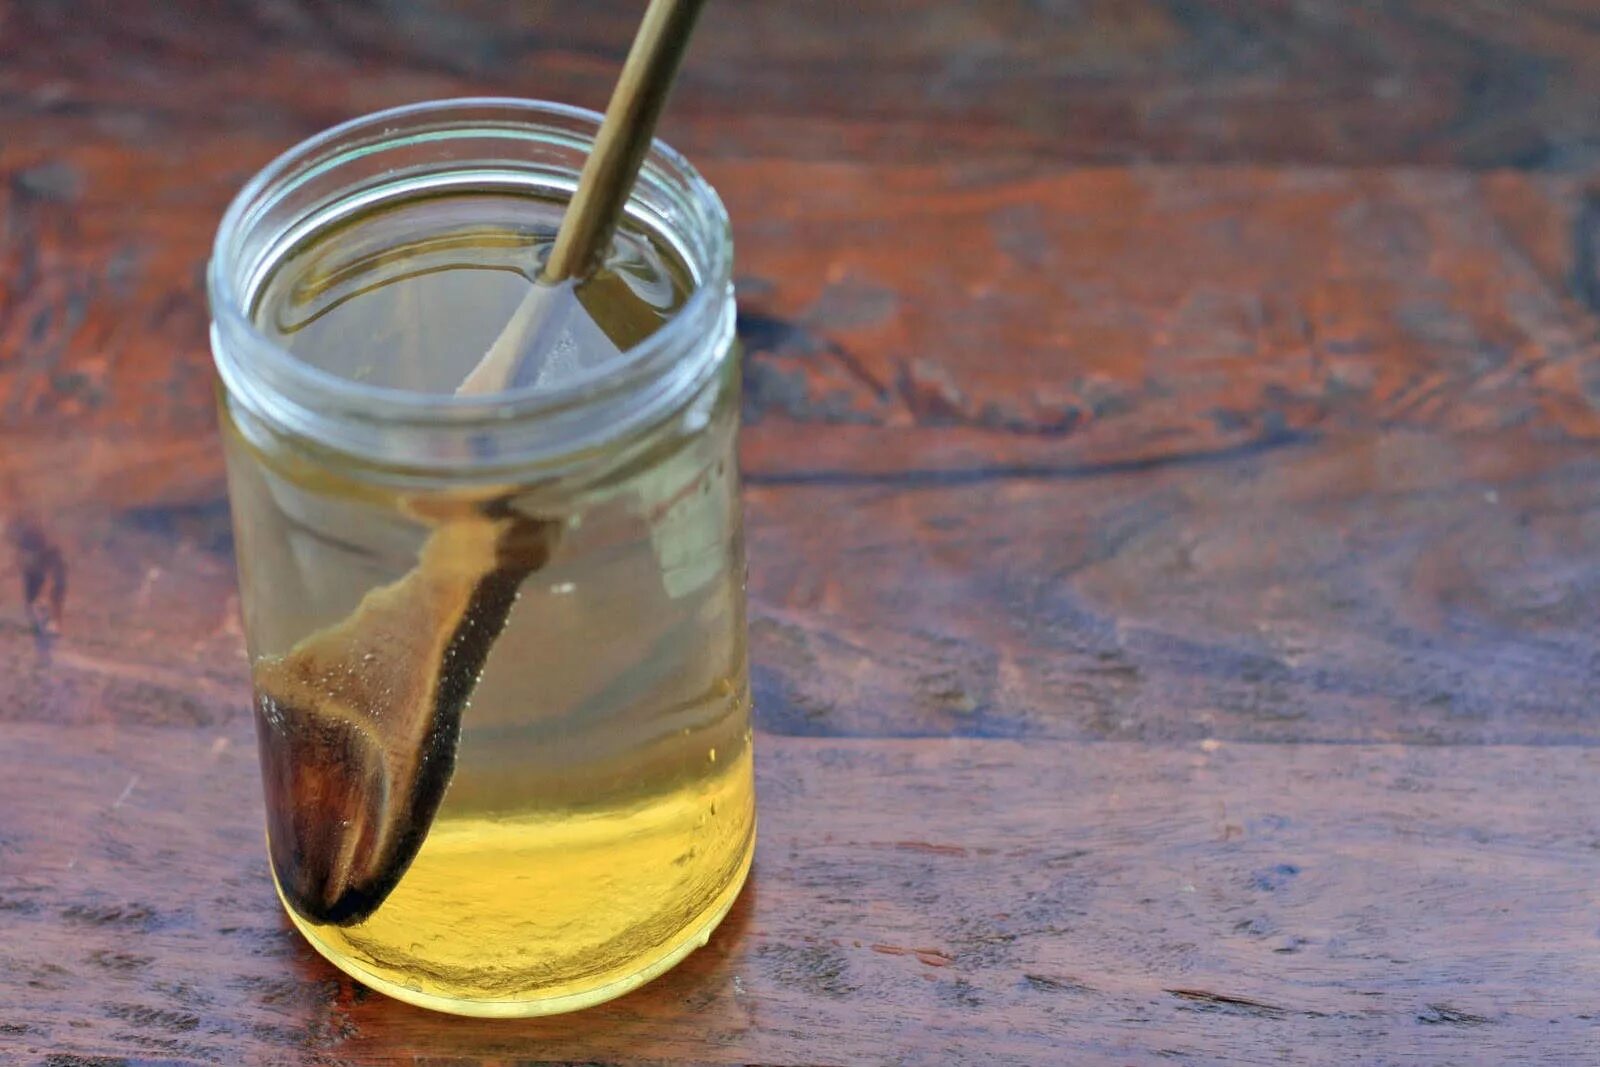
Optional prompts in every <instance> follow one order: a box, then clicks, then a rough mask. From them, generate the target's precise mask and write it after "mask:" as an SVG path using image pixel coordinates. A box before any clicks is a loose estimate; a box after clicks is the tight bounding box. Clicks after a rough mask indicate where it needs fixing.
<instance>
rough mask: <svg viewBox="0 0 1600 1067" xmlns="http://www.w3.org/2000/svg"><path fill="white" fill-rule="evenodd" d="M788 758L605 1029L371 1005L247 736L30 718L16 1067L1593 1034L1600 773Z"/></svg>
mask: <svg viewBox="0 0 1600 1067" xmlns="http://www.w3.org/2000/svg"><path fill="white" fill-rule="evenodd" d="M759 745H760V748H759V752H760V757H759V774H760V781H761V787H762V796H761V805H762V807H761V811H762V815H761V819H762V826H761V834H762V838H761V845H760V848H759V850H758V855H757V859H756V872H757V873H756V876H755V880H754V883H753V890H752V891H751V892H748V893H746V895H745V896H744V898H743V899H742V900H741V902H740V904H739V905H738V907H737V908H736V910H735V912H734V914H733V915H732V916H731V917H730V919H729V921H728V924H727V926H726V927H725V928H724V930H723V931H721V932H719V933H718V935H717V936H716V937H714V938H713V940H712V943H711V945H710V946H708V947H707V948H706V949H705V950H703V951H701V952H699V953H697V954H696V955H694V956H692V957H690V959H689V960H688V961H687V962H686V963H685V964H684V965H683V966H682V967H680V968H679V969H677V970H676V971H674V972H672V973H671V974H670V975H668V976H667V977H665V978H663V979H662V980H660V981H659V982H657V983H655V984H653V985H651V986H649V987H647V988H646V989H644V990H642V991H640V992H638V993H636V994H633V995H631V996H629V997H626V998H623V999H622V1000H620V1001H617V1002H615V1003H613V1004H611V1005H607V1006H603V1007H601V1008H598V1009H594V1010H593V1011H590V1012H586V1013H582V1014H578V1015H573V1016H567V1017H559V1018H556V1019H551V1020H545V1021H539V1022H531V1023H501V1024H497V1025H486V1024H484V1023H482V1022H474V1021H471V1020H463V1019H448V1018H441V1017H439V1016H436V1015H432V1014H429V1013H427V1012H423V1011H419V1010H417V1009H413V1008H409V1007H406V1006H404V1005H401V1004H398V1003H395V1002H392V1001H389V1000H387V999H386V998H383V997H380V996H377V995H375V994H366V993H365V992H364V991H362V990H361V989H359V987H357V986H355V985H354V984H352V983H351V982H350V981H348V980H347V979H344V978H342V977H338V976H336V975H335V974H334V972H333V971H332V970H331V969H330V968H328V967H327V966H326V965H324V964H323V963H321V961H320V960H318V959H316V958H315V957H313V956H312V954H311V952H310V950H309V949H308V948H306V947H305V945H304V944H303V943H302V942H301V941H300V939H299V938H298V936H297V935H296V934H295V933H294V932H293V930H292V929H291V928H290V927H289V926H288V925H287V923H286V922H284V921H283V920H282V919H281V917H280V916H279V914H278V909H277V906H276V902H275V901H274V900H273V899H272V893H271V889H270V887H269V885H268V882H267V878H266V871H265V867H264V861H263V860H262V858H261V848H260V811H259V805H258V803H257V802H256V800H255V799H254V796H253V789H246V788H242V785H244V784H249V785H252V786H253V782H252V781H251V780H252V779H253V778H254V774H255V768H254V762H255V761H254V758H253V753H252V752H251V744H250V741H249V724H248V720H247V719H246V717H245V716H244V715H243V714H240V715H237V716H234V717H233V718H231V719H230V720H228V721H227V722H225V723H221V724H218V726H216V727H213V728H210V729H206V730H195V731H185V732H183V733H182V734H181V735H178V736H174V735H173V734H172V733H171V732H167V731H159V730H156V731H152V730H150V729H149V728H142V727H137V726H128V727H123V726H118V727H114V728H111V729H109V730H108V731H106V733H105V734H103V735H102V736H100V737H99V738H97V739H95V740H94V741H93V742H91V743H88V744H79V743H77V740H76V739H73V738H70V737H68V736H67V735H64V734H63V733H62V732H61V731H59V730H56V729H53V728H49V727H43V726H27V727H13V728H11V729H10V731H9V732H8V744H7V746H6V748H5V750H4V753H3V755H0V843H3V845H4V849H5V853H4V858H5V866H4V867H3V868H0V871H3V873H0V913H3V914H4V915H5V917H6V918H5V921H6V926H7V931H8V935H9V936H8V937H7V938H6V939H5V941H4V943H3V944H0V966H3V968H4V973H5V974H7V976H8V990H7V996H6V1002H5V1005H4V1009H3V1011H0V1016H3V1018H0V1025H3V1026H4V1027H5V1028H6V1029H4V1030H0V1049H6V1048H9V1049H10V1050H11V1051H12V1054H14V1055H19V1056H23V1057H26V1056H29V1055H35V1054H43V1053H44V1052H46V1051H48V1050H50V1049H53V1048H60V1047H63V1046H65V1047H70V1048H72V1049H74V1050H76V1053H75V1054H77V1055H79V1056H81V1057H83V1058H85V1059H87V1060H88V1061H89V1062H95V1061H93V1060H92V1059H91V1057H94V1056H100V1055H106V1056H129V1057H132V1058H133V1059H134V1060H138V1059H139V1058H140V1057H150V1058H156V1059H159V1058H161V1057H177V1058H180V1059H190V1060H209V1061H216V1062H226V1063H238V1062H253V1063H263V1064H277V1063H282V1064H296V1063H308V1062H315V1063H322V1064H346V1063H351V1064H353V1063H399V1062H412V1061H413V1057H422V1058H424V1059H426V1060H427V1061H428V1062H436V1061H435V1060H434V1059H433V1057H440V1058H442V1060H441V1061H442V1062H463V1061H472V1062H497V1063H498V1062H507V1061H515V1062H518V1063H527V1062H564V1061H568V1060H573V1061H584V1062H589V1061H593V1060H595V1059H600V1060H604V1061H606V1062H615V1063H629V1064H632V1063H655V1062H662V1061H669V1060H670V1061H674V1062H677V1061H692V1062H705V1063H747V1062H767V1063H837V1062H851V1063H894V1062H937V1063H951V1062H966V1061H968V1060H969V1059H971V1060H973V1061H977V1060H981V1061H983V1062H992V1063H1000V1064H1038V1063H1066V1062H1070V1063H1089V1064H1098V1063H1106V1064H1114V1063H1127V1062H1145V1061H1146V1060H1158V1059H1161V1058H1170V1059H1176V1060H1177V1061H1178V1062H1186V1063H1219V1064H1220V1063H1234V1064H1269V1063H1282V1062H1295V1063H1308V1064H1321V1063H1328V1064H1332V1063H1341V1062H1348V1057H1349V1056H1350V1055H1351V1054H1353V1053H1359V1052H1360V1051H1361V1050H1370V1051H1372V1052H1374V1053H1378V1054H1380V1055H1381V1057H1382V1062H1392V1063H1412V1062H1417V1063H1460V1062H1469V1061H1471V1062H1476V1061H1477V1060H1478V1059H1480V1058H1481V1059H1484V1060H1485V1061H1487V1059H1488V1058H1489V1057H1490V1053H1492V1058H1493V1060H1494V1062H1498V1063H1505V1064H1519V1063H1558V1062H1559V1063H1576V1062H1583V1060H1584V1058H1585V1056H1587V1055H1588V1053H1589V1052H1590V1051H1592V1049H1593V1047H1594V1041H1595V1040H1596V1038H1597V1037H1600V1033H1597V1027H1600V1024H1597V1021H1596V1015H1595V1009H1594V998H1593V996H1592V990H1593V988H1594V985H1595V983H1596V982H1597V981H1600V955H1597V954H1596V952H1595V951H1594V943H1595V939H1596V931H1597V930H1600V902H1597V901H1596V898H1595V894H1594V885H1595V881H1596V878H1597V877H1600V852H1597V849H1600V813H1597V812H1596V810H1595V807H1594V805H1593V803H1592V798H1593V793H1594V780H1595V776H1596V775H1597V774H1600V753H1596V752H1595V751H1593V750H1591V749H1584V748H1572V747H1547V746H1546V747H1518V746H1467V747H1463V746H1445V747H1437V746H1425V747H1401V746H1351V745H1235V744H1223V743H1217V742H1211V743H1208V744H1204V745H1190V746H1175V747H1165V746H1150V745H1144V744H1118V743H1110V744H1097V743H1078V742H1050V743H1044V744H1020V743H1016V742H1010V741H993V740H969V741H946V742H941V743H940V744H938V745H936V746H933V745H928V744H926V743H921V742H913V741H893V740H887V741H877V740H861V741H832V740H810V739H802V738H785V737H772V736H764V737H762V738H760V740H759ZM1486 795H1492V796H1493V797H1494V803H1493V804H1486V803H1483V798H1484V797H1485V796H1486ZM45 945H47V946H49V951H48V952H46V953H41V952H39V951H38V947H39V946H45Z"/></svg>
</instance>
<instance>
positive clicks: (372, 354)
mask: <svg viewBox="0 0 1600 1067" xmlns="http://www.w3.org/2000/svg"><path fill="white" fill-rule="evenodd" d="M561 210H562V208H561V205H559V204H555V203H551V202H550V201H546V200H540V199H536V198H534V197H529V196H514V195H495V194H492V193H452V194H438V195H432V196H423V197H417V198H414V199H408V200H402V201H400V202H399V203H396V204H392V205H388V206H385V207H381V208H379V209H377V210H374V211H370V212H366V213H364V214H360V215H357V216H355V217H354V218H352V219H350V220H347V221H345V222H343V223H340V224H338V225H335V226H332V227H329V228H328V229H327V230H325V231H323V232H322V233H321V234H318V235H317V236H316V237H315V238H314V239H313V240H311V241H308V242H306V243H304V244H302V245H300V246H299V247H297V248H295V249H293V250H291V251H290V252H289V254H288V255H286V256H285V257H284V258H283V259H282V260H281V261H280V263H279V264H278V266H277V269H276V270H274V272H273V273H272V275H271V276H270V277H269V278H268V279H267V283H266V285H265V286H263V287H262V290H261V292H260V294H259V295H258V297H257V301H256V309H255V318H256V324H257V325H258V326H260V327H261V328H262V330H263V331H264V332H265V333H266V334H267V335H268V336H269V337H272V338H273V339H275V340H277V341H278V342H279V343H281V344H283V345H285V346H286V347H287V348H288V349H289V350H290V351H291V352H293V353H294V354H295V355H297V356H299V357H300V358H301V359H303V360H305V361H306V362H308V363H312V364H314V365H316V366H318V367H321V368H322V369H324V370H327V371H331V372H333V373H334V374H337V375H339V376H341V377H344V378H350V379H352V380H355V381H361V382H367V383H370V384H372V385H380V386H386V387H389V388H394V389H406V390H410V391H413V392H423V393H441V394H443V393H453V392H455V391H456V389H457V387H459V386H460V385H461V383H462V381H463V380H464V379H465V378H466V376H467V374H468V373H469V372H470V371H471V370H472V369H473V367H474V366H476V365H477V363H478V361H479V360H481V359H482V358H483V355H484V353H485V352H487V351H488V350H489V348H490V346H491V345H493V344H494V342H495V340H496V338H498V337H499V336H500V333H501V331H502V330H503V329H504V328H505V326H506V324H507V323H509V322H510V321H511V320H512V318H513V316H514V315H516V314H517V313H518V310H519V308H521V307H522V305H523V301H524V300H525V299H526V298H527V297H528V295H529V293H530V291H532V290H534V289H535V288H536V287H538V286H539V283H538V282H536V280H535V279H536V278H537V277H538V273H539V268H540V265H541V264H542V263H543V262H544V259H545V257H546V256H547V255H548V254H549V251H550V247H551V246H552V245H553V244H554V243H555V235H556V230H557V228H558V227H559V225H560V222H561ZM542 289H543V290H544V293H542V294H541V295H542V296H544V298H545V299H546V301H547V302H548V303H549V304H551V305H552V306H556V307H559V308H561V310H563V311H564V310H566V307H567V304H568V302H569V301H570V299H571V297H570V295H569V294H570V292H571V290H570V289H569V288H566V287H562V288H559V289H558V288H557V287H552V286H548V285H547V286H543V287H542ZM687 293H688V276H687V272H686V271H685V270H684V268H683V267H682V265H681V264H680V263H679V262H678V261H677V259H676V258H675V257H673V256H671V255H670V254H668V253H667V252H666V251H665V250H664V249H663V248H662V247H661V246H660V245H659V244H657V243H656V242H655V241H654V240H652V239H651V237H650V236H649V235H648V234H647V233H645V232H644V231H643V230H640V229H638V228H636V227H629V226H624V227H622V228H621V229H619V231H618V233H617V235H616V237H615V238H614V239H613V240H612V243H611V248H610V251H609V253H608V254H607V255H606V257H605V260H604V262H603V264H602V265H601V266H600V268H599V269H598V270H596V271H595V272H594V274H593V275H592V276H591V277H589V278H588V279H586V280H585V281H583V283H582V284H581V285H578V286H577V287H576V303H577V309H576V310H577V314H575V315H564V314H563V315H552V316H551V317H552V318H555V319H558V321H557V322H556V325H555V328H554V332H553V334H552V335H551V336H549V337H546V338H544V339H543V340H544V343H543V344H541V346H540V350H539V351H538V352H535V353H529V359H528V360H527V363H526V365H525V366H523V367H522V368H521V369H520V374H519V376H518V378H517V379H516V380H514V381H513V382H512V383H511V384H514V385H527V384H538V385H557V384H560V383H561V382H562V381H563V380H565V379H568V378H570V377H571V376H572V375H573V374H575V373H577V372H579V371H582V370H584V369H588V368H591V367H599V366H603V365H605V364H606V363H609V362H612V361H614V360H616V359H618V358H619V356H620V352H621V350H624V349H626V348H628V347H629V346H630V345H634V344H637V343H638V342H639V341H642V340H643V339H644V338H646V337H648V336H649V335H650V334H652V333H654V332H655V331H656V330H657V329H658V328H659V327H660V326H661V324H662V323H664V322H665V321H666V320H667V319H668V318H670V317H671V315H672V313H673V312H674V311H676V310H677V309H678V308H679V307H680V306H681V305H682V304H683V301H684V299H685V297H686V296H687Z"/></svg>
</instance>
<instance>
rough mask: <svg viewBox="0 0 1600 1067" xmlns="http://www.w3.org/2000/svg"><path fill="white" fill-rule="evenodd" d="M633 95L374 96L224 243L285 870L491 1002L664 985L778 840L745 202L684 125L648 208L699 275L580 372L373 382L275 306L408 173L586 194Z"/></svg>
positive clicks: (639, 215) (455, 1003) (343, 963)
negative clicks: (278, 316)
mask: <svg viewBox="0 0 1600 1067" xmlns="http://www.w3.org/2000/svg"><path fill="white" fill-rule="evenodd" d="M598 123H599V116H598V115H595V114H592V113H589V112H585V111H580V110H576V109H573V108H568V107H563V106H559V105H554V104H546V103H536V102H531V101H516V100H460V101H445V102H438V103H428V104H419V105H415V106H411V107H405V108H400V109H397V110H393V111H387V112H383V113H380V114H375V115H372V116H368V117H366V118H362V119H358V120H356V121H354V122H350V123H347V124H345V125H343V126H340V127H337V128H336V129H333V130H330V131H328V132H327V133H324V134H322V135H320V136H318V137H315V138H313V139H311V140H309V141H306V142H304V143H303V144H300V145H298V146H297V147H295V148H293V149H291V150H290V151H289V152H287V153H286V154H284V155H283V156H281V157H280V158H279V159H277V160H275V161H274V162H273V163H271V164H270V165H269V166H268V167H267V168H266V169H265V170H263V171H262V172H261V173H260V174H258V175H257V176H256V177H255V178H254V179H253V180H252V181H251V182H250V183H249V184H248V185H247V186H246V187H245V189H244V190H243V191H242V192H241V193H240V194H239V196H238V198H237V199H236V200H235V201H234V202H233V204H232V206H231V207H230V208H229V209H228V212H227V215H226V216H225V217H224V219H223V222H222V225H221V228H220V231H219V232H218V235H217V241H216V247H215V250H214V254H213V257H212V261H211V265H210V272H209V276H208V282H209V288H210V297H211V305H212V315H213V321H212V334H211V337H212V347H213V351H214V354H215V358H216V366H217V370H218V373H219V376H220V379H221V387H220V390H219V403H220V417H221V427H222V433H223V437H224V442H225V449H226V456H227V469H228V479H229V495H230V499H231V502H232V508H233V518H234V527H235V539H236V545H237V554H238V564H239V584H240V590H241V601H242V606H243V612H244V620H245V632H246V635H247V640H248V645H249V654H250V661H251V666H252V673H253V681H254V685H255V706H256V721H257V730H258V736H259V740H260V752H261V764H262V775H263V780H264V784H265V792H266V797H267V830H268V846H269V852H270V855H271V859H272V867H273V873H274V878H275V880H276V882H277V885H278V889H279V894H280V896H281V897H283V899H284V902H285V905H286V906H287V908H288V911H289V915H290V917H291V918H292V919H293V921H294V923H295V925H296V926H298V927H299V928H300V930H301V931H302V932H303V933H304V934H305V936H306V937H307V939H309V940H310V942H311V944H312V945H313V946H315V947H316V949H317V950H318V951H319V952H321V953H322V954H323V955H324V956H326V957H327V958H328V959H330V960H331V961H333V963H334V964H336V965H337V966H338V967H340V968H341V969H343V970H344V971H346V972H347V973H349V974H350V975H352V976H353V977H355V978H357V979H358V980H360V981H362V982H363V983H366V984H367V985H370V986H372V987H373V988H375V989H378V990H381V991H382V992H385V993H388V994H390V995H392V996H395V997H398V998H399V999H401V1000H406V1001H409V1002H411V1003H414V1004H419V1005H422V1006H425V1007H430V1008H436V1009H440V1010H444V1011H451V1012H457V1013H461V1014H469V1015H485V1016H521V1015H538V1014H546V1013H551V1012H557V1011H566V1010H571V1009H575V1008H580V1007H584V1006H587V1005H590V1004H594V1003H598V1002H600V1001H602V1000H606V999H609V998H611V997H614V996H617V995H619V994H621V993H624V992H626V991H627V990H629V989H632V988H633V987H635V986H637V985H639V984H640V983H642V982H644V981H646V980H648V979H649V978H651V977H653V976H655V975H657V974H659V973H661V972H662V971H664V970H666V969H667V968H668V967H670V966H671V965H672V964H673V963H675V962H676V961H677V960H679V959H681V958H682V957H683V956H684V955H686V954H687V953H688V952H689V951H691V950H692V949H693V948H695V947H696V946H698V945H702V944H704V943H705V941H706V939H707V938H708V936H709V935H710V932H711V931H712V929H714V928H715V926H716V925H717V923H718V922H719V921H720V920H721V918H722V917H723V915H725V914H726V913H727V911H728V908H729V907H730V906H731V905H732V903H733V900H734V898H735V897H736V896H737V894H738V892H739V889H740V887H741V885H742V884H743V882H744V878H745V875H746V873H747V871H748V869H749V865H750V858H751V854H752V849H753V845H754V834H755V809H754V787H753V776H752V769H751V754H750V720H749V688H748V683H747V671H746V661H745V614H744V554H743V542H742V531H741V518H740V507H739V497H738V477H737V469H736V460H735V454H734V437H735V430H736V427H737V421H738V381H739V379H738V359H737V355H736V345H735V340H734V304H733V292H732V285H731V270H732V251H731V245H730V241H729V232H728V222H727V217H726V214H725V212H724V210H723V208H722V205H721V203H720V202H719V201H718V199H717V197H716V194H715V193H714V192H713V191H712V190H711V188H710V187H709V186H708V185H707V184H706V183H705V182H704V181H703V180H702V179H701V178H700V176H699V175H698V174H696V173H695V171H694V170H693V169H692V168H691V167H690V166H689V164H688V163H687V162H685V161H684V160H683V159H682V157H680V156H679V155H677V154H676V153H675V152H673V151H672V150H671V149H669V148H667V147H665V146H663V145H660V144H657V145H656V146H655V147H654V148H653V150H652V151H651V153H650V154H649V157H648V158H647V160H646V162H645V165H644V168H643V171H642V172H641V175H640V178H639V181H638V183H637V185H636V186H635V189H634V192H633V195H632V199H631V201H630V203H629V205H628V209H627V211H628V216H629V220H630V225H633V226H635V227H637V228H640V229H642V230H645V231H648V232H649V233H650V234H651V236H652V238H653V239H655V240H658V241H659V242H661V243H662V245H663V246H664V247H667V248H670V249H671V250H672V252H673V254H674V255H675V256H676V257H677V258H678V259H679V260H680V261H681V265H682V266H683V267H684V268H685V273H686V274H687V276H688V278H689V279H690V280H691V286H692V288H691V291H690V292H689V293H688V295H687V298H686V300H685V302H684V303H683V305H682V307H681V308H680V309H679V310H678V311H677V312H676V313H675V314H674V315H673V316H672V317H671V318H670V319H669V320H668V321H667V322H666V323H665V324H664V325H662V326H661V327H660V328H659V329H658V330H657V331H656V332H654V333H653V334H651V335H650V336H648V337H647V338H646V339H644V340H643V341H641V342H639V343H638V344H636V345H634V346H632V347H630V348H628V349H627V350H626V351H625V352H623V353H622V354H621V355H620V356H619V357H618V358H617V359H616V360H614V361H613V362H611V363H608V364H605V365H604V366H601V367H598V368H591V369H590V370H589V371H586V372H584V373H580V374H578V375H577V376H576V377H574V378H572V379H571V380H569V381H566V382H564V383H562V384H559V385H556V386H554V387H543V388H527V387H519V388H513V389H510V390H507V391H504V392H500V393H494V394H490V395H483V396H457V395H453V394H448V393H423V392H406V391H402V390H398V389H395V388H385V387H379V386H375V385H370V384H366V383H363V382H361V381H358V380H354V379H352V378H349V377H342V376H339V375H336V374H333V373H330V372H329V371H327V370H324V369H322V368H320V367H318V366H315V365H313V364H312V363H310V362H307V361H305V360H303V359H301V358H298V357H297V356H295V355H294V354H292V353H291V352H289V351H288V350H287V349H286V348H285V347H283V346H282V345H281V344H280V343H277V342H275V341H274V340H272V339H271V338H270V337H269V336H268V335H267V334H266V333H264V332H263V331H262V330H261V329H259V328H258V327H257V326H256V325H255V323H254V321H253V319H252V316H253V314H254V312H255V305H256V302H257V299H258V296H259V294H260V292H261V290H262V286H263V285H264V284H265V282H266V280H267V279H268V278H269V277H270V276H271V275H272V272H273V270H274V268H275V266H276V265H277V264H278V263H279V262H280V261H281V260H282V259H283V257H284V256H285V255H286V254H287V253H288V252H289V251H290V250H291V249H293V248H296V247H300V246H302V245H303V244H304V242H305V241H307V240H308V238H310V237H312V236H314V235H316V234H325V233H328V232H330V227H335V226H337V225H338V224H340V223H341V221H343V220H346V219H348V218H350V217H352V216H353V214H354V213H356V212H360V211H366V210H370V209H371V208H372V207H373V206H374V205H382V204H385V203H388V202H390V201H396V202H398V201H399V200H401V199H405V198H410V197H416V196H418V195H426V194H434V193H438V192H439V191H441V190H454V189H468V190H478V189H501V190H517V191H519V192H525V193H533V194H536V195H538V196H541V197H546V198H555V199H565V198H566V197H568V196H570V194H571V191H572V189H573V188H574V186H575V183H576V181H577V176H578V173H579V171H580V170H581V167H582V164H583V160H584V158H585V155H586V154H587V152H588V150H589V148H590V147H591V145H592V143H593V140H594V136H595V133H596V131H597V129H598Z"/></svg>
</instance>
